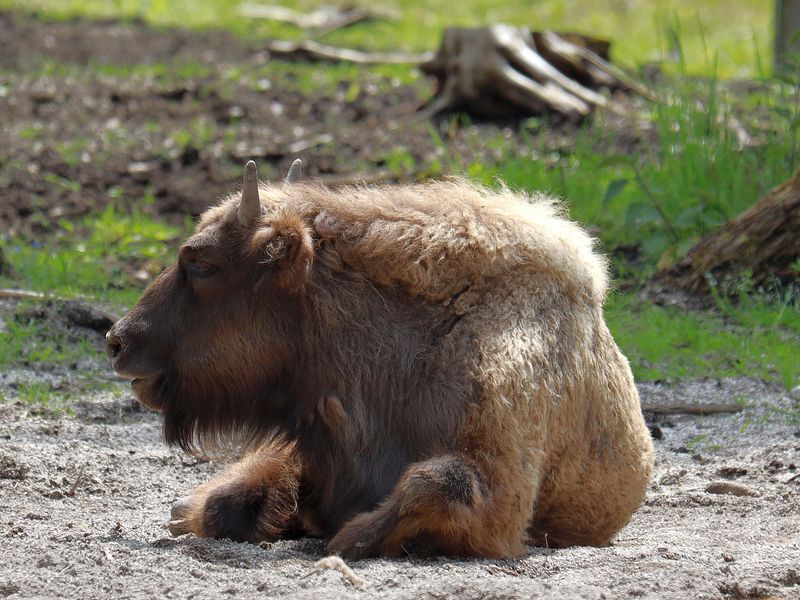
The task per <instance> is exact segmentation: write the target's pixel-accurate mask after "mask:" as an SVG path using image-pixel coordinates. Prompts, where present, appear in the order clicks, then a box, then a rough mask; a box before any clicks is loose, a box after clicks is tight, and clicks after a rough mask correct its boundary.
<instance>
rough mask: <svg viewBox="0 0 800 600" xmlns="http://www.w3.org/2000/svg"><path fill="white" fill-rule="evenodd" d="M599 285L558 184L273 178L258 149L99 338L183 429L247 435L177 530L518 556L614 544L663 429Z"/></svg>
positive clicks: (592, 256)
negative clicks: (240, 179)
mask: <svg viewBox="0 0 800 600" xmlns="http://www.w3.org/2000/svg"><path fill="white" fill-rule="evenodd" d="M291 177H292V178H293V177H294V174H292V176H291ZM287 179H288V178H287ZM606 290H607V274H606V264H605V261H604V259H603V258H602V257H601V256H599V255H598V254H597V253H595V252H594V251H593V248H592V240H591V239H590V238H589V236H588V235H586V233H584V232H583V231H582V230H581V229H580V228H579V227H578V226H576V225H575V224H573V223H571V222H570V221H568V220H566V219H565V218H563V217H562V216H561V214H560V210H559V208H558V204H557V202H555V201H554V200H553V199H551V198H548V197H545V196H533V197H527V196H523V195H521V194H517V193H514V192H511V191H509V190H507V189H501V190H500V191H491V190H488V189H484V188H481V187H477V186H475V185H472V184H469V183H467V182H464V181H460V180H449V181H440V182H431V183H425V184H413V185H398V186H386V187H360V186H354V187H345V188H342V189H339V190H330V189H327V188H326V187H324V186H322V185H318V184H314V183H296V182H289V181H286V182H283V183H280V184H274V185H266V184H260V183H259V182H258V177H257V174H256V166H255V163H254V162H252V161H251V162H249V163H248V164H247V166H246V168H245V175H244V185H243V189H242V191H241V194H234V195H232V196H230V197H228V198H227V199H225V200H224V201H222V202H221V203H220V204H219V205H218V206H215V207H212V208H210V209H208V210H207V211H206V212H205V213H204V214H203V215H202V217H201V218H200V220H199V223H198V225H197V228H196V231H195V233H194V234H193V235H192V236H191V237H190V238H189V239H188V241H186V243H185V244H183V246H182V247H181V248H180V251H179V253H178V259H177V262H176V263H175V264H174V265H172V266H170V267H169V268H167V269H166V270H165V271H164V272H163V273H161V275H159V276H158V277H157V278H156V279H155V281H153V283H152V284H151V285H150V287H149V288H147V290H146V291H145V292H144V294H143V295H142V298H141V299H140V301H139V302H138V304H137V305H136V306H135V307H134V308H133V309H132V310H131V311H130V312H129V313H128V314H127V315H125V316H124V317H123V318H122V319H120V320H119V321H118V322H117V323H116V324H115V325H114V326H113V327H112V328H111V330H110V331H109V332H108V335H107V349H108V354H109V357H110V359H111V361H112V364H113V367H114V368H115V369H116V371H117V372H118V373H119V374H121V375H123V376H125V377H128V378H130V379H132V383H131V387H132V389H133V392H134V394H135V395H136V397H137V398H138V400H139V401H140V402H141V403H142V404H144V405H145V406H147V407H150V408H152V409H155V410H158V411H160V412H161V413H162V414H163V418H164V435H165V439H166V441H167V442H168V443H169V444H174V445H179V446H180V447H181V448H183V449H184V450H186V451H197V450H198V449H201V448H206V447H210V446H214V445H218V444H224V443H229V442H231V441H237V442H242V441H244V442H245V443H246V447H247V448H248V449H249V450H248V453H247V454H246V456H245V458H244V459H243V460H241V461H240V462H238V463H237V464H235V465H233V466H232V467H231V468H229V469H228V470H227V471H226V472H224V473H223V474H222V475H221V476H220V477H218V478H217V479H215V480H213V481H211V482H210V483H207V484H205V485H202V486H200V487H198V488H197V489H195V490H194V491H193V492H192V493H191V495H190V496H188V497H187V498H184V499H182V500H179V501H178V502H177V503H176V504H175V505H174V506H173V510H172V518H173V520H172V521H171V523H170V530H171V531H172V533H173V534H174V535H180V534H183V533H188V532H191V533H194V534H196V535H198V536H203V537H213V538H230V539H233V540H238V541H251V542H258V541H269V540H275V539H277V538H281V537H286V536H297V535H312V536H320V537H325V538H328V539H329V542H328V549H329V551H331V552H333V553H337V554H340V555H342V556H346V557H354V558H360V557H368V556H378V555H383V556H396V555H398V554H401V553H403V552H406V551H410V550H413V549H421V550H420V551H434V552H438V553H444V554H451V555H462V556H464V555H467V556H486V557H511V556H517V555H520V554H522V553H524V551H525V544H526V543H528V544H536V545H548V546H551V547H563V546H569V545H576V544H581V545H604V544H607V543H608V542H609V541H610V540H612V538H613V537H614V535H615V534H616V533H617V532H618V531H619V530H620V529H621V528H622V527H623V526H624V525H625V524H626V523H627V522H628V521H629V519H630V518H631V515H632V513H633V512H634V511H635V510H636V509H637V507H638V506H639V504H640V503H641V502H642V499H643V496H644V492H645V488H646V486H647V484H648V481H649V479H650V476H651V472H652V466H653V446H652V442H651V440H650V436H649V432H648V430H647V428H646V426H645V424H644V421H643V418H642V414H641V410H640V405H639V399H638V395H637V391H636V387H635V386H634V383H633V377H632V375H631V371H630V368H629V366H628V362H627V360H626V359H625V357H624V356H623V355H622V353H621V352H620V351H619V349H618V348H617V345H616V344H615V342H614V340H613V338H612V336H611V334H610V333H609V331H608V328H607V327H606V324H605V322H604V319H603V301H604V297H605V295H606Z"/></svg>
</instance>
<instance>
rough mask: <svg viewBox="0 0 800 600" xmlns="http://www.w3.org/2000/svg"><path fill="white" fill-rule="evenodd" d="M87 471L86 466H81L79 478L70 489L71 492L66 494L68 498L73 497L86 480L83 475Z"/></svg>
mask: <svg viewBox="0 0 800 600" xmlns="http://www.w3.org/2000/svg"><path fill="white" fill-rule="evenodd" d="M85 470H86V465H81V468H80V470H79V471H78V476H77V477H76V478H75V483H73V484H72V487H70V488H69V491H68V492H66V494H65V495H66V496H70V497H72V496H74V495H75V490H77V489H78V486H79V485H80V484H81V482H82V481H83V479H84V476H83V474H84V471H85Z"/></svg>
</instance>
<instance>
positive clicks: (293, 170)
mask: <svg viewBox="0 0 800 600" xmlns="http://www.w3.org/2000/svg"><path fill="white" fill-rule="evenodd" d="M302 168H303V161H302V160H300V159H299V158H295V159H294V162H292V166H291V167H289V172H288V173H287V174H286V179H284V180H283V181H284V183H294V182H296V181H297V180H298V179H300V170H301V169H302Z"/></svg>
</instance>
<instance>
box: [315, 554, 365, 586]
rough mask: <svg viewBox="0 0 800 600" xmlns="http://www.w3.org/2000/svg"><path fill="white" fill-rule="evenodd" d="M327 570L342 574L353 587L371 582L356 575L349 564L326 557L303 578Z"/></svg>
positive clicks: (334, 557) (337, 558)
mask: <svg viewBox="0 0 800 600" xmlns="http://www.w3.org/2000/svg"><path fill="white" fill-rule="evenodd" d="M327 570H333V571H339V573H341V574H342V577H344V580H345V581H347V582H348V583H350V584H351V585H369V581H368V580H367V579H364V578H363V577H361V576H359V575H356V573H355V571H353V569H351V568H350V567H348V566H347V563H345V562H344V561H343V560H342V559H341V558H340V557H338V556H326V557H325V558H323V559H321V560H318V561H317V562H315V563H314V568H313V569H312V570H311V571H309V572H308V573H307V574H306V575H304V576H303V577H304V578H305V577H310V576H311V575H316V574H318V573H322V572H323V571H327Z"/></svg>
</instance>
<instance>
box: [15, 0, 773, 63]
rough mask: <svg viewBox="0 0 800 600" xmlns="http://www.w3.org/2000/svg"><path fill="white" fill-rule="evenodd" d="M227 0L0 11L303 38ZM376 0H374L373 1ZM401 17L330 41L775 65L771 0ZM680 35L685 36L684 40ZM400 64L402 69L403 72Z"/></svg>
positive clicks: (42, 2) (506, 8)
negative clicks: (580, 35)
mask: <svg viewBox="0 0 800 600" xmlns="http://www.w3.org/2000/svg"><path fill="white" fill-rule="evenodd" d="M280 4H283V5H287V6H291V7H293V8H295V9H297V10H300V11H311V10H314V9H315V8H318V7H320V6H330V3H329V2H323V1H321V0H315V1H310V0H304V1H301V2H292V3H290V2H282V3H280ZM237 6H238V3H236V2H229V1H227V0H199V1H194V0H147V1H144V0H25V1H24V2H23V1H22V0H0V8H5V9H9V8H15V9H24V10H28V11H33V10H36V11H38V12H40V13H43V14H45V15H46V16H48V17H50V18H69V17H75V16H87V17H93V18H120V17H122V18H143V19H145V20H146V21H148V22H150V23H153V24H155V25H160V26H181V27H186V26H188V27H196V28H207V27H222V28H225V29H229V30H231V31H234V32H235V33H237V34H239V35H242V36H246V37H251V38H264V37H270V38H283V39H296V38H298V37H301V36H302V32H301V31H299V30H297V29H296V28H294V27H291V26H288V25H284V24H279V23H276V22H272V21H267V20H261V19H247V18H243V17H240V16H239V15H238V14H237V10H236V9H237ZM370 6H373V5H370ZM377 8H378V9H379V10H380V8H384V9H385V10H389V11H391V12H393V13H395V14H396V15H397V17H398V18H397V20H394V21H377V22H371V23H364V24H359V25H356V26H354V27H350V28H347V29H345V30H340V31H337V32H334V33H333V34H330V35H328V36H326V37H325V38H324V41H326V42H328V43H332V44H341V45H345V46H351V47H357V48H364V49H371V50H385V49H400V50H411V51H424V50H434V49H435V48H436V47H437V46H438V44H439V41H440V38H441V32H442V30H443V29H444V28H445V27H450V26H478V25H487V24H491V23H510V24H513V25H520V26H527V27H531V28H533V29H555V30H562V31H564V30H568V31H578V32H584V33H589V34H594V35H598V36H600V37H604V38H607V39H610V40H612V41H613V43H614V45H613V46H612V57H613V58H614V60H615V61H617V62H619V63H621V64H625V65H628V66H631V67H633V66H638V65H640V64H642V63H646V62H652V61H664V62H666V63H677V62H678V61H680V60H681V58H682V59H683V60H684V62H685V64H686V66H687V69H688V72H690V73H697V74H709V72H710V65H709V62H708V55H709V51H708V49H709V48H710V49H713V52H715V53H716V54H717V56H718V69H719V70H718V72H719V73H720V74H721V75H722V76H724V77H732V76H747V75H753V74H755V71H754V69H755V65H756V63H757V57H758V58H760V60H762V61H763V62H764V64H770V61H771V52H772V46H771V40H772V30H771V27H772V18H773V14H772V13H773V9H774V3H773V2H766V1H765V0H728V1H726V0H705V1H704V2H701V3H698V2H692V1H691V0H662V1H661V2H658V3H657V4H656V3H653V2H650V1H649V0H621V1H615V2H608V3H603V4H602V5H600V4H593V3H590V2H587V1H586V0H566V1H565V0H540V1H537V2H529V1H527V0H510V1H508V2H502V3H498V2H494V1H489V0H464V1H462V2H459V3H458V4H456V3H431V2H428V1H426V0H401V1H400V2H393V3H388V2H384V3H380V4H379V5H378V6H377ZM678 40H680V42H679V41H678ZM395 71H397V69H395Z"/></svg>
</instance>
